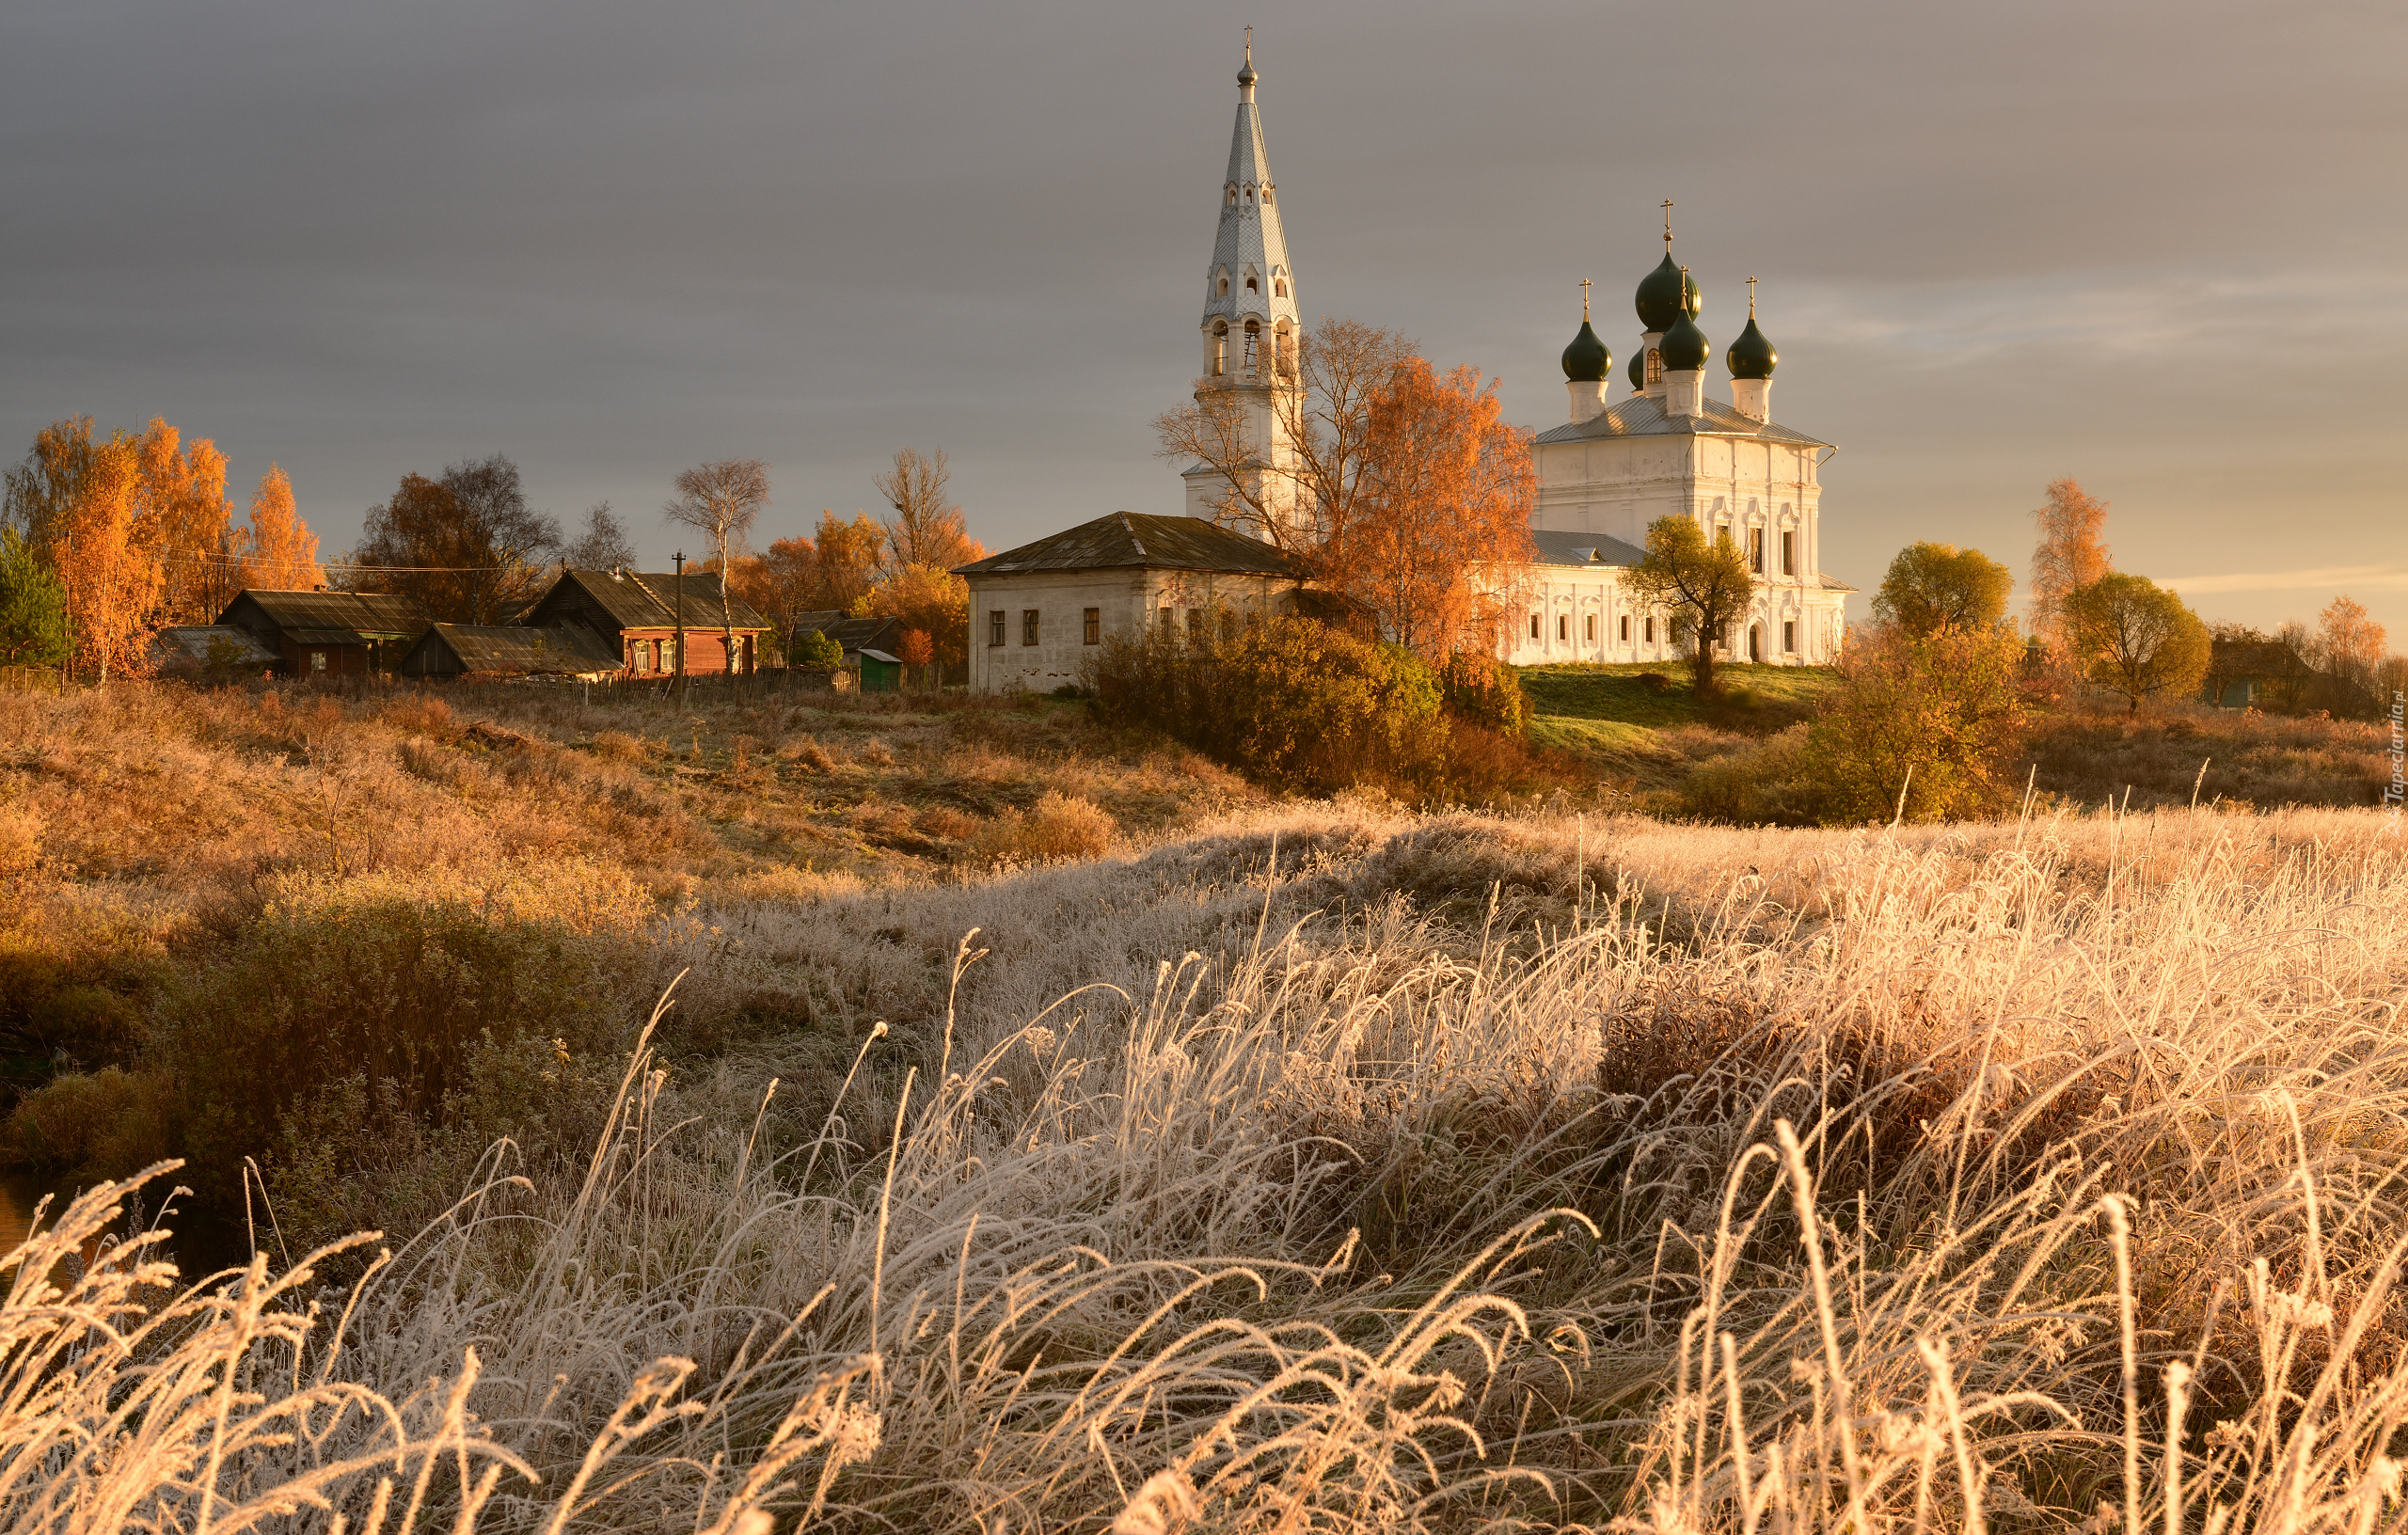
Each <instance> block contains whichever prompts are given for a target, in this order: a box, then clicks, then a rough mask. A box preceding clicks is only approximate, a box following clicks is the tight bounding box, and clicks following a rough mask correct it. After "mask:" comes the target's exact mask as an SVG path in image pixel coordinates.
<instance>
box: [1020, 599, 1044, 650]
mask: <svg viewBox="0 0 2408 1535" xmlns="http://www.w3.org/2000/svg"><path fill="white" fill-rule="evenodd" d="M1039 611H1040V609H1035V608H1023V609H1021V610H1020V642H1021V643H1022V644H1023V645H1033V644H1035V643H1037V621H1038V612H1039Z"/></svg>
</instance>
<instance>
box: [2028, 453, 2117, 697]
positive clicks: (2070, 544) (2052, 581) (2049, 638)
mask: <svg viewBox="0 0 2408 1535" xmlns="http://www.w3.org/2000/svg"><path fill="white" fill-rule="evenodd" d="M2032 515H2033V518H2034V519H2035V520H2036V521H2037V522H2038V523H2039V525H2040V542H2039V545H2038V546H2037V547H2036V548H2034V549H2033V551H2032V632H2033V633H2034V634H2036V635H2037V636H2039V638H2040V639H2041V641H2043V642H2044V643H2046V644H2047V645H2048V646H2049V647H2050V648H2051V649H2052V650H2054V651H2056V652H2058V653H2059V654H2063V653H2064V652H2065V651H2066V649H2067V644H2068V641H2069V638H2070V637H2069V636H2068V635H2067V626H2066V599H2067V598H2068V597H2070V596H2072V595H2073V594H2074V593H2075V592H2077V591H2079V590H2081V589H2082V588H2083V587H2085V586H2089V585H2091V584H2093V583H2094V582H2096V581H2098V580H2099V578H2100V577H2102V576H2105V575H2106V574H2107V573H2108V572H2109V571H2111V570H2113V569H2115V562H2114V561H2113V560H2111V559H2110V558H2109V556H2108V553H2107V503H2106V502H2105V501H2102V500H2100V499H2099V498H2097V497H2096V496H2093V495H2091V494H2089V493H2088V492H2087V491H2084V490H2083V488H2082V486H2081V484H2080V483H2077V482H2075V481H2074V480H2071V479H2065V480H2052V481H2051V482H2049V498H2048V500H2047V501H2046V502H2044V503H2043V504H2042V505H2041V506H2040V507H2039V508H2037V509H2036V511H2034V512H2033V514H2032Z"/></svg>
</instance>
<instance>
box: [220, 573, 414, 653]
mask: <svg viewBox="0 0 2408 1535" xmlns="http://www.w3.org/2000/svg"><path fill="white" fill-rule="evenodd" d="M246 607H248V608H250V609H255V610H256V611H257V612H258V613H259V614H260V616H261V617H262V618H264V619H266V620H267V621H268V622H269V623H270V624H272V625H276V627H277V629H279V630H281V631H283V632H284V634H285V635H286V636H287V637H289V638H290V639H291V640H292V641H293V642H294V643H295V644H303V645H358V644H365V643H367V642H368V641H370V640H373V639H392V640H407V639H411V638H414V637H416V636H418V635H420V634H424V633H425V632H426V625H427V614H426V609H423V608H421V607H420V606H419V605H418V601H417V599H416V598H413V597H407V596H404V595H403V594H402V593H398V592H274V591H267V590H263V589H261V588H259V587H251V588H248V589H246V590H245V591H243V592H240V593H236V594H235V597H234V600H233V601H232V602H230V603H228V604H227V605H226V610H225V611H224V612H223V613H221V614H219V615H218V619H217V622H218V623H220V624H231V623H237V622H239V613H240V611H241V609H244V608H246Z"/></svg>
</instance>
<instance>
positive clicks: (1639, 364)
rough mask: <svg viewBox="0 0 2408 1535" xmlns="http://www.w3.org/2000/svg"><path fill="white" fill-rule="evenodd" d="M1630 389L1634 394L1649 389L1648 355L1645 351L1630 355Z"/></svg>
mask: <svg viewBox="0 0 2408 1535" xmlns="http://www.w3.org/2000/svg"><path fill="white" fill-rule="evenodd" d="M1630 387H1631V389H1632V391H1633V392H1634V393H1635V392H1637V391H1638V390H1640V389H1643V388H1647V354H1646V353H1645V352H1643V351H1640V352H1633V353H1632V354H1631V355H1630Z"/></svg>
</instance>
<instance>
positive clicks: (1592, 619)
mask: <svg viewBox="0 0 2408 1535" xmlns="http://www.w3.org/2000/svg"><path fill="white" fill-rule="evenodd" d="M1582 630H1583V632H1582V634H1581V638H1582V639H1584V640H1586V641H1589V642H1590V643H1591V644H1592V645H1593V644H1595V643H1596V642H1597V615H1596V614H1594V613H1591V614H1589V615H1588V617H1587V618H1586V619H1584V620H1583V621H1582Z"/></svg>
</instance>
